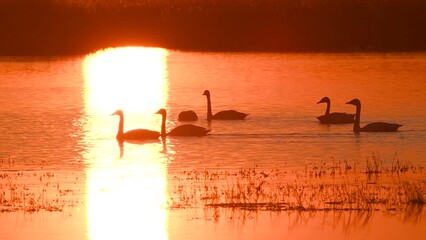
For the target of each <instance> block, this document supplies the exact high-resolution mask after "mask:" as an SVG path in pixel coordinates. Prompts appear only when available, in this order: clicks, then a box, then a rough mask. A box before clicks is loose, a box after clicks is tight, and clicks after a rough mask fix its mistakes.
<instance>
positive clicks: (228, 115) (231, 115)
mask: <svg viewBox="0 0 426 240" xmlns="http://www.w3.org/2000/svg"><path fill="white" fill-rule="evenodd" d="M203 95H205V96H206V97H207V121H211V120H213V119H218V120H243V119H244V118H246V117H247V116H248V114H247V113H242V112H238V111H235V110H226V111H220V112H217V113H216V114H215V115H213V114H212V104H211V100H210V91H209V90H205V91H204V93H203Z"/></svg>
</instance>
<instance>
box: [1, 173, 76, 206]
mask: <svg viewBox="0 0 426 240" xmlns="http://www.w3.org/2000/svg"><path fill="white" fill-rule="evenodd" d="M56 177H57V176H56V175H55V174H54V173H51V172H45V173H35V172H31V171H30V172H28V171H25V172H24V171H21V172H8V173H1V174H0V213H1V212H16V211H23V212H30V213H31V212H39V211H41V210H44V211H48V212H62V211H63V210H64V208H65V207H72V206H75V205H76V204H77V202H78V200H77V199H75V196H74V190H72V189H62V188H61V185H64V183H61V184H60V183H59V182H56V183H54V181H55V180H57V179H56ZM58 181H59V180H58Z"/></svg>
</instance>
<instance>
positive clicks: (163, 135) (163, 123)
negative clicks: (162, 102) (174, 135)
mask: <svg viewBox="0 0 426 240" xmlns="http://www.w3.org/2000/svg"><path fill="white" fill-rule="evenodd" d="M161 116H162V119H161V133H160V134H161V137H165V136H166V114H162V115H161Z"/></svg>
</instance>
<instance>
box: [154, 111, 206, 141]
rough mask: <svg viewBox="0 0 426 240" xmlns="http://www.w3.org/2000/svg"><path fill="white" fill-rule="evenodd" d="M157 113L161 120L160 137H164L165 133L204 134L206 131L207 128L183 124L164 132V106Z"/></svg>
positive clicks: (175, 134) (182, 134) (180, 134)
mask: <svg viewBox="0 0 426 240" xmlns="http://www.w3.org/2000/svg"><path fill="white" fill-rule="evenodd" d="M157 114H161V116H162V122H161V137H165V136H166V135H170V136H204V135H206V134H207V133H208V132H210V130H209V129H206V128H203V127H199V126H195V125H192V124H184V125H181V126H178V127H175V128H174V129H173V130H171V131H170V132H168V133H166V116H167V112H166V110H165V109H164V108H162V109H160V110H158V112H157Z"/></svg>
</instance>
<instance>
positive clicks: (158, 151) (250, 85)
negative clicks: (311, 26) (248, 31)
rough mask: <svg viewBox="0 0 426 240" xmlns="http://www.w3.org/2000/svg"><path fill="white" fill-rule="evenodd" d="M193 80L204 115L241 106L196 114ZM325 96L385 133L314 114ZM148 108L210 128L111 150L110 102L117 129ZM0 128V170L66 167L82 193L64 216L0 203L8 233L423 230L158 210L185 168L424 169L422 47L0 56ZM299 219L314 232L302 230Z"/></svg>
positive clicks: (255, 235) (154, 122)
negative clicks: (217, 117)
mask: <svg viewBox="0 0 426 240" xmlns="http://www.w3.org/2000/svg"><path fill="white" fill-rule="evenodd" d="M206 89H209V90H210V92H211V97H212V108H213V113H215V112H218V111H220V110H226V109H235V110H238V111H241V112H245V113H249V114H250V115H249V116H248V117H247V118H246V120H243V121H213V122H212V123H208V122H207V121H206V116H207V114H206V112H207V107H206V99H205V96H202V93H203V92H204V90H206ZM324 96H328V97H330V99H331V102H332V106H331V111H333V112H334V111H337V112H347V113H354V112H355V107H354V106H352V105H346V104H345V102H348V101H350V100H351V99H353V98H359V99H360V100H361V102H362V115H361V125H364V124H366V123H370V122H376V121H384V122H394V123H400V124H402V125H403V126H402V127H401V128H400V130H399V131H398V132H396V133H361V134H354V133H353V132H352V125H351V124H342V125H321V124H319V122H318V120H317V119H316V116H320V115H322V114H324V112H325V107H326V106H325V105H324V104H316V103H317V102H318V101H319V100H320V99H321V98H322V97H324ZM160 108H165V109H166V110H167V111H168V117H167V124H168V126H167V129H169V130H171V129H172V128H173V127H174V126H177V125H179V124H182V123H179V122H178V121H177V116H178V114H179V112H180V111H183V110H194V111H195V112H196V113H197V114H198V116H199V120H198V121H196V122H193V124H196V125H199V126H204V127H207V128H209V129H211V132H210V134H209V135H208V136H206V137H202V138H198V137H195V138H182V137H181V138H178V137H176V138H168V139H166V140H165V141H164V142H162V141H160V140H158V141H151V142H144V143H127V142H126V143H124V146H123V147H122V148H120V147H119V145H118V144H117V141H116V139H115V135H116V133H117V129H118V117H117V116H111V114H112V113H113V112H114V111H115V110H117V109H122V110H123V111H124V116H125V118H124V122H125V123H124V129H125V130H130V129H134V128H146V129H151V130H157V131H160V125H161V116H160V115H158V114H155V112H156V111H157V110H158V109H160ZM0 133H1V134H0V156H1V160H0V169H1V170H2V172H6V173H8V172H16V171H26V172H28V171H29V172H36V173H40V172H43V171H49V172H54V173H56V174H58V175H59V176H64V175H65V176H70V175H77V176H79V177H76V178H75V179H76V180H75V182H76V185H75V186H74V187H73V189H79V190H80V193H79V194H78V196H77V197H78V198H81V199H82V200H81V201H82V202H83V204H82V207H79V208H77V209H74V210H70V212H69V216H68V215H67V214H68V212H67V213H66V214H64V213H46V216H45V215H44V214H38V213H37V214H36V215H35V216H32V217H31V219H30V220H28V219H27V218H26V217H22V216H21V215H20V214H21V213H0V222H2V224H0V225H3V223H7V224H9V225H12V226H14V227H12V228H7V229H9V230H6V227H5V228H4V229H2V231H5V234H6V236H8V237H10V239H13V238H15V239H23V238H25V237H28V235H25V234H24V235H22V234H21V235H18V232H19V231H21V230H22V229H24V230H25V232H27V233H29V234H35V235H34V236H39V237H40V238H42V237H43V236H45V235H55V234H58V235H63V234H66V235H67V236H68V234H70V235H69V236H70V238H73V239H76V238H81V237H84V238H87V239H107V238H110V239H116V238H118V237H120V236H121V237H125V238H126V239H129V238H136V239H140V238H143V236H150V239H186V238H188V237H190V238H191V237H193V236H197V237H196V238H197V239H201V238H204V237H201V236H205V233H207V234H208V236H211V237H205V239H217V238H220V239H236V238H238V239H250V238H252V239H262V238H263V237H264V236H268V238H270V239H272V238H274V237H275V238H283V237H285V236H287V237H290V238H293V239H303V238H306V237H310V236H320V238H325V237H326V236H327V239H330V238H331V239H341V238H342V237H349V238H355V239H365V238H371V239H373V238H376V237H378V236H379V237H387V238H389V239H392V238H393V237H394V236H397V235H386V231H385V233H384V232H383V228H384V226H385V224H391V225H392V226H395V228H394V229H397V230H398V231H396V230H395V231H396V232H406V231H412V232H413V233H414V235H413V237H414V238H415V237H419V239H420V237H421V236H423V237H424V236H425V234H426V233H425V231H424V230H421V228H419V227H418V226H419V225H418V224H417V225H416V224H414V227H413V225H410V224H408V225H407V224H404V223H403V221H400V220H398V218H397V217H389V216H381V217H377V218H376V219H377V220H375V221H372V223H371V224H369V225H368V226H367V229H366V228H365V227H364V228H361V229H362V230H359V229H358V228H355V230H352V232H350V233H347V229H346V228H345V229H346V230H342V229H340V228H339V230H336V229H335V228H333V227H330V226H334V225H339V224H335V222H334V224H333V223H330V222H329V221H328V220H323V219H326V217H324V216H319V217H318V216H316V217H312V219H313V220H312V221H308V220H307V219H308V218H309V217H306V219H305V218H304V216H294V215H292V216H289V215H288V214H287V213H281V214H277V215H275V213H267V212H266V213H265V212H261V213H257V214H255V216H252V215H250V216H249V217H248V218H247V219H248V220H247V221H242V220H241V218H243V219H245V217H244V214H243V217H241V216H240V215H239V217H237V218H236V217H234V218H233V219H236V220H234V221H232V222H229V220H226V219H229V218H226V217H225V219H221V220H219V221H216V220H215V218H213V217H211V216H214V215H215V213H209V212H208V211H211V210H205V211H204V210H203V209H202V208H201V209H198V210H196V209H195V210H194V209H189V210H188V209H185V210H182V209H180V210H169V209H168V208H167V204H168V201H169V197H170V196H169V195H168V194H169V193H167V192H169V191H170V189H168V187H170V182H169V181H170V178H172V177H173V176H175V175H179V174H181V173H183V172H187V171H193V170H197V171H214V170H216V171H219V170H220V171H238V170H239V169H242V168H243V169H245V168H257V169H265V170H271V169H280V170H281V171H287V172H292V171H293V172H297V171H303V170H304V169H307V168H311V167H312V166H318V165H321V164H323V163H330V162H331V161H333V162H334V161H336V162H341V163H343V162H345V163H348V164H350V165H353V166H355V165H358V166H359V169H363V168H365V164H366V160H367V159H372V158H375V157H377V156H378V157H379V158H380V159H381V161H382V162H383V163H384V164H388V165H392V163H394V162H395V161H396V160H400V161H403V162H406V163H409V164H410V166H421V167H424V166H425V159H426V54H424V53H398V54H397V53H395V54H382V53H381V54H378V53H377V54H375V53H369V54H361V53H360V54H274V53H191V52H177V51H168V50H164V49H152V48H137V47H128V48H116V49H107V50H102V51H99V52H96V53H93V54H89V55H87V56H71V57H46V58H39V57H0ZM420 178H421V179H422V180H424V174H423V175H421V177H420ZM52 181H54V182H55V181H59V180H52ZM206 211H207V212H206ZM224 214H225V215H226V214H227V213H224ZM228 214H229V213H228ZM64 215H67V216H64ZM222 215H223V214H222ZM378 215H381V213H380V214H378ZM206 216H207V217H206ZM209 216H210V217H209ZM328 216H329V215H328ZM20 218H23V219H21V220H19V221H18V220H17V219H20ZM11 219H13V220H11ZM34 219H36V220H34ZM57 219H62V220H60V221H59V223H58V221H57ZM322 220H323V221H322ZM330 221H334V220H330ZM11 222H13V223H11ZM16 222H19V224H18V223H16ZM31 222H32V223H33V224H31ZM52 222H54V223H55V224H53V223H52ZM70 222H72V223H73V224H72V226H70V225H69V223H70ZM294 222H297V223H299V224H295V223H294ZM343 222H344V221H343ZM21 224H22V225H21ZM52 224H53V225H52ZM422 224H424V222H423V223H422ZM277 225H279V226H282V228H283V229H284V230H282V231H278V230H277V229H280V228H278V227H275V226H277ZM343 225H344V224H343ZM5 226H8V225H5ZM40 226H41V227H40ZM416 226H417V227H416ZM50 228H56V230H55V231H53V230H46V229H50ZM307 228H310V229H313V230H312V231H310V232H309V233H306V232H305V231H304V230H305V229H307ZM412 228H414V229H415V230H412ZM11 229H12V230H11ZM20 229H21V230H20ZM356 229H358V230H356ZM419 229H420V230H419ZM141 231H144V233H142V232H141ZM265 232H267V233H268V234H269V235H265V234H266V233H265ZM419 234H420V235H419ZM126 236H127V237H126ZM8 239H9V238H8Z"/></svg>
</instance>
